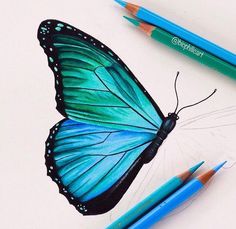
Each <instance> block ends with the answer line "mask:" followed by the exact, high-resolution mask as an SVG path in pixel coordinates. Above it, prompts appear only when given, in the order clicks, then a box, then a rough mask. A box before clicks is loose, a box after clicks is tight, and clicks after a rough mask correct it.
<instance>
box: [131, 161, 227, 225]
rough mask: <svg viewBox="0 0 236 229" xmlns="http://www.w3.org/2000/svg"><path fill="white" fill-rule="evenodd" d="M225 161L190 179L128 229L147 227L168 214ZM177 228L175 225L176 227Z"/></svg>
mask: <svg viewBox="0 0 236 229" xmlns="http://www.w3.org/2000/svg"><path fill="white" fill-rule="evenodd" d="M225 163H226V162H223V163H221V164H219V165H218V166H216V167H215V168H213V169H211V170H210V171H208V172H206V173H204V174H202V175H200V176H198V177H196V178H194V179H192V180H191V181H189V182H188V183H187V184H186V185H184V186H183V187H182V188H180V189H178V190H177V191H176V192H175V193H173V194H172V195H171V196H170V197H168V198H167V199H165V200H164V201H163V202H162V203H161V204H159V205H158V206H156V207H155V208H153V209H152V210H151V211H150V212H148V213H147V214H146V215H145V216H143V217H142V218H140V219H139V220H138V221H137V222H135V223H134V224H133V225H131V226H130V227H129V229H144V228H145V229H147V228H150V227H151V226H152V225H153V224H155V223H157V222H159V221H160V220H161V219H162V218H164V217H165V216H166V215H168V214H169V213H170V212H171V211H173V210H174V209H176V208H177V207H178V206H180V205H181V204H182V203H184V202H185V201H187V200H188V199H189V198H191V197H192V196H193V195H195V194H196V193H198V192H199V191H200V190H201V189H202V188H203V187H204V185H205V184H206V183H207V182H208V181H209V180H210V178H211V177H212V176H213V175H214V174H215V173H216V172H217V171H219V170H220V169H221V168H222V167H223V166H224V164H225ZM176 228H177V227H176Z"/></svg>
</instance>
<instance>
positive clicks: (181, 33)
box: [115, 0, 236, 66]
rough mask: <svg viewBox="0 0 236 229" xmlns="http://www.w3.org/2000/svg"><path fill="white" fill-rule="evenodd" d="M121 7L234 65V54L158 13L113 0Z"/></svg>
mask: <svg viewBox="0 0 236 229" xmlns="http://www.w3.org/2000/svg"><path fill="white" fill-rule="evenodd" d="M115 1H116V2H117V3H119V4H120V5H121V6H122V7H124V8H126V9H127V10H128V11H129V12H130V13H131V14H133V15H134V16H136V17H137V18H139V19H141V20H143V21H145V22H147V23H149V24H152V25H155V26H158V27H160V28H161V29H164V30H166V31H168V32H170V33H172V34H173V35H175V36H177V37H179V38H181V39H183V40H185V41H187V42H188V43H190V44H193V45H195V46H197V47H198V48H200V49H203V50H205V51H207V52H208V53H211V54H213V55H214V56H216V57H218V58H220V59H222V60H224V61H226V62H228V63H230V64H232V65H233V66H236V55H235V54H234V53H232V52H230V51H228V50H226V49H224V48H222V47H220V46H218V45H216V44H214V43H212V42H210V41H208V40H206V39H204V38H202V37H200V36H198V35H196V34H194V33H192V32H190V31H188V30H186V29H184V28H182V27H180V26H178V25H176V24H174V23H172V22H171V21H168V20H167V19H165V18H163V17H160V16H159V15H157V14H155V13H153V12H151V11H149V10H147V9H145V8H143V7H141V6H138V5H134V4H131V3H127V2H125V1H122V0H115Z"/></svg>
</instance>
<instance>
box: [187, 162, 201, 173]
mask: <svg viewBox="0 0 236 229" xmlns="http://www.w3.org/2000/svg"><path fill="white" fill-rule="evenodd" d="M204 163H205V161H201V162H200V163H198V164H197V165H195V166H193V167H192V168H190V170H189V171H190V173H192V174H193V173H194V172H196V171H197V170H198V169H199V168H200V167H201V166H202V164H204Z"/></svg>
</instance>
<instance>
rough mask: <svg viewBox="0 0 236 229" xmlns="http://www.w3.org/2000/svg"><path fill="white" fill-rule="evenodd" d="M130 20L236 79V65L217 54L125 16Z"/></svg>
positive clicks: (153, 36) (153, 35)
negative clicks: (218, 56)
mask: <svg viewBox="0 0 236 229" xmlns="http://www.w3.org/2000/svg"><path fill="white" fill-rule="evenodd" d="M124 18H126V19H127V20H128V21H130V22H131V23H132V24H134V25H135V26H137V27H139V28H140V29H141V30H142V31H143V32H145V33H146V34H147V35H148V36H150V37H152V38H153V39H154V40H156V41H159V42H161V43H163V44H165V45H167V46H169V47H171V48H173V49H175V50H177V51H179V52H180V53H182V54H185V55H186V56H188V57H191V58H192V59H194V60H196V61H198V62H200V63H202V64H205V65H207V66H208V67H211V68H213V69H215V70H217V71H219V72H221V73H223V74H224V75H228V76H230V77H232V78H234V79H236V67H234V66H233V65H231V64H229V63H227V62H225V61H223V60H221V59H219V58H217V57H216V56H214V55H212V54H210V53H208V52H206V51H204V50H202V49H200V48H197V47H195V46H194V45H192V44H190V43H188V42H187V41H185V40H183V39H181V38H179V37H177V36H175V35H172V34H171V33H169V32H167V31H165V30H163V29H161V28H159V27H155V26H152V25H150V24H147V23H144V22H139V21H138V20H136V19H133V18H129V17H126V16H124Z"/></svg>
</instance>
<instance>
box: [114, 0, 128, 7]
mask: <svg viewBox="0 0 236 229" xmlns="http://www.w3.org/2000/svg"><path fill="white" fill-rule="evenodd" d="M115 2H116V3H118V4H119V5H121V6H122V7H126V5H127V3H126V2H125V1H122V0H115Z"/></svg>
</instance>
